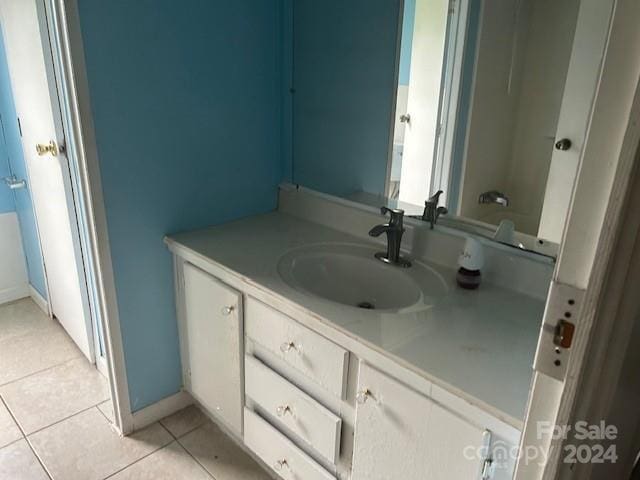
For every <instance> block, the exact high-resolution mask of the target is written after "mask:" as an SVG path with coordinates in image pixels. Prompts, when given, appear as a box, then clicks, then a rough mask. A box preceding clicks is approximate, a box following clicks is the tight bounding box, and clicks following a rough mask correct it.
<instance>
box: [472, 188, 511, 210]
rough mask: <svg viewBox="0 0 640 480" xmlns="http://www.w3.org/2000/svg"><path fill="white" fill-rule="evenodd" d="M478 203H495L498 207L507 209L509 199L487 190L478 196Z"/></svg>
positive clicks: (494, 191) (501, 194) (499, 193)
mask: <svg viewBox="0 0 640 480" xmlns="http://www.w3.org/2000/svg"><path fill="white" fill-rule="evenodd" d="M478 203H496V204H498V205H502V206H503V207H508V206H509V197H507V196H506V195H505V194H504V193H502V192H499V191H497V190H489V191H488V192H484V193H481V194H480V197H479V198H478Z"/></svg>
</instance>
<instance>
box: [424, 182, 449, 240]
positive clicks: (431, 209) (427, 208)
mask: <svg viewBox="0 0 640 480" xmlns="http://www.w3.org/2000/svg"><path fill="white" fill-rule="evenodd" d="M442 193H443V192H442V190H438V191H437V192H436V193H434V194H433V195H432V196H431V197H430V198H429V200H427V201H426V202H424V212H422V220H424V221H425V222H429V223H430V224H431V230H433V226H434V225H435V224H436V223H438V217H440V215H446V214H447V213H448V212H449V211H448V210H447V208H446V207H439V206H438V203H440V195H442Z"/></svg>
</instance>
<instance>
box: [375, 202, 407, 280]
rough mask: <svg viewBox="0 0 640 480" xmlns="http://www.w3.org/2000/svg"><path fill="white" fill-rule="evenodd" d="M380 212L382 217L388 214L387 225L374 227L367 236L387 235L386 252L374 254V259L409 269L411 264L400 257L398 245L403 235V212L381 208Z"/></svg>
mask: <svg viewBox="0 0 640 480" xmlns="http://www.w3.org/2000/svg"><path fill="white" fill-rule="evenodd" d="M380 212H381V213H382V214H383V215H386V214H387V213H389V214H390V215H391V218H390V219H389V223H384V224H382V225H376V226H375V227H373V228H372V229H371V230H370V231H369V235H371V236H372V237H379V236H380V235H382V234H383V233H386V234H387V251H386V252H378V253H376V255H375V256H376V258H377V259H378V260H380V261H382V262H385V263H389V264H391V265H397V266H399V267H410V266H411V262H410V261H409V260H407V259H406V258H403V257H402V256H400V244H401V243H402V234H404V226H403V218H404V210H400V209H391V208H387V207H382V208H381V209H380Z"/></svg>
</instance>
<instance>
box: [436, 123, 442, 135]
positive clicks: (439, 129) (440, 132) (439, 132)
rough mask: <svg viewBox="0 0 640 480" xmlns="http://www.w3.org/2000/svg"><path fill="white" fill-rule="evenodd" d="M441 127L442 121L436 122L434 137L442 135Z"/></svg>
mask: <svg viewBox="0 0 640 480" xmlns="http://www.w3.org/2000/svg"><path fill="white" fill-rule="evenodd" d="M442 128H443V125H442V123H440V124H438V126H437V127H436V137H437V138H440V135H442Z"/></svg>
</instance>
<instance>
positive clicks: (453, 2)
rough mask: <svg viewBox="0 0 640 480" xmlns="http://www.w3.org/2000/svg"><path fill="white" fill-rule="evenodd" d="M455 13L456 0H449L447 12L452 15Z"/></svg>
mask: <svg viewBox="0 0 640 480" xmlns="http://www.w3.org/2000/svg"><path fill="white" fill-rule="evenodd" d="M454 13H456V0H451V1H450V2H449V14H451V15H453V14H454Z"/></svg>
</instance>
